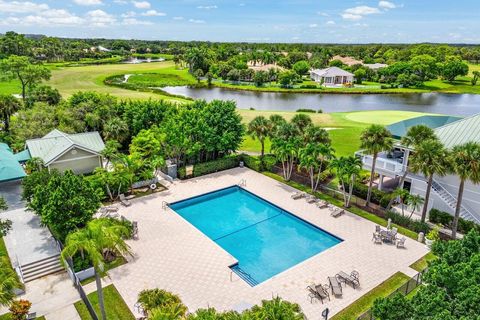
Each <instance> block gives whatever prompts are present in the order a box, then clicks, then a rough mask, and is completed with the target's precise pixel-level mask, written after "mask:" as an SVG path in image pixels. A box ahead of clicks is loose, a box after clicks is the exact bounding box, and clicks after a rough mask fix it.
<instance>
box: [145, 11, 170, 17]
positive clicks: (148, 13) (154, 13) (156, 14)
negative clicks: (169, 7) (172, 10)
mask: <svg viewBox="0 0 480 320" xmlns="http://www.w3.org/2000/svg"><path fill="white" fill-rule="evenodd" d="M166 15H167V14H166V13H164V12H158V11H157V10H148V11H146V12H144V13H142V16H145V17H163V16H166Z"/></svg>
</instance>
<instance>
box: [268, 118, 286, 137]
mask: <svg viewBox="0 0 480 320" xmlns="http://www.w3.org/2000/svg"><path fill="white" fill-rule="evenodd" d="M268 120H270V123H271V124H272V130H271V131H270V139H272V138H273V137H274V135H275V133H276V132H277V129H278V128H279V127H280V126H282V125H284V124H285V123H287V120H285V118H283V117H282V116H281V115H279V114H272V115H271V116H270V118H268Z"/></svg>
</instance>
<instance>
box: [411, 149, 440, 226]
mask: <svg viewBox="0 0 480 320" xmlns="http://www.w3.org/2000/svg"><path fill="white" fill-rule="evenodd" d="M447 154H448V153H447V151H446V150H445V147H444V146H443V144H442V143H441V142H440V141H438V140H425V141H423V142H421V143H420V144H419V145H418V146H417V147H416V148H415V153H413V154H412V156H411V157H410V168H411V170H412V171H413V172H415V173H422V174H423V175H424V176H425V177H426V178H427V190H426V193H425V203H424V205H423V209H422V222H425V218H426V217H427V209H428V202H429V200H430V192H431V190H432V183H433V176H434V175H435V174H437V175H441V176H443V175H445V173H446V171H447V166H446V158H447Z"/></svg>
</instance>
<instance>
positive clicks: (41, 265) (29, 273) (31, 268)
mask: <svg viewBox="0 0 480 320" xmlns="http://www.w3.org/2000/svg"><path fill="white" fill-rule="evenodd" d="M20 270H21V273H22V276H23V282H24V283H27V282H30V281H33V280H36V279H39V278H42V277H45V276H48V275H50V274H54V273H57V272H61V271H65V269H64V268H63V266H62V264H61V263H60V254H57V255H54V256H51V257H48V258H45V259H42V260H38V261H35V262H30V263H27V264H24V265H22V266H20Z"/></svg>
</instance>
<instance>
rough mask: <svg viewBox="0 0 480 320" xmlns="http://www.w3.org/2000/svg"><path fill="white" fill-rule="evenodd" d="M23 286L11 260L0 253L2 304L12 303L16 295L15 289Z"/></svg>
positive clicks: (0, 301) (0, 293)
mask: <svg viewBox="0 0 480 320" xmlns="http://www.w3.org/2000/svg"><path fill="white" fill-rule="evenodd" d="M21 287H22V284H21V283H20V281H19V280H18V277H17V274H16V273H15V271H14V270H13V269H12V268H11V266H10V260H8V258H7V257H6V256H4V255H0V305H2V306H8V305H10V303H11V302H12V301H13V299H14V298H15V296H16V295H15V292H14V290H15V289H16V288H21Z"/></svg>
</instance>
